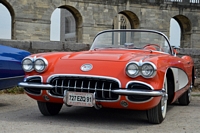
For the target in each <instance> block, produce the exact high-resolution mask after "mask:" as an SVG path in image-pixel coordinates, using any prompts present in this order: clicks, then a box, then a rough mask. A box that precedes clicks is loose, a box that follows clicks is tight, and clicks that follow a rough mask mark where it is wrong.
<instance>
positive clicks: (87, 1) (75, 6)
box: [0, 0, 200, 48]
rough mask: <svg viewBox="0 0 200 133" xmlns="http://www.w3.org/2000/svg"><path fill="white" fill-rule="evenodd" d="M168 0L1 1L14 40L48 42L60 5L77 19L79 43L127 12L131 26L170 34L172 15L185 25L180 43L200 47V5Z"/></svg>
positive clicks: (106, 27) (77, 39) (111, 26)
mask: <svg viewBox="0 0 200 133" xmlns="http://www.w3.org/2000/svg"><path fill="white" fill-rule="evenodd" d="M165 1H166V0H155V1H152V0H0V3H3V4H4V5H5V6H6V7H7V8H8V9H9V11H10V13H11V17H12V39H13V40H24V41H26V40H28V41H29V40H31V41H49V40H50V26H51V15H52V13H53V12H54V10H55V9H57V8H64V9H67V10H69V11H70V12H71V13H72V14H73V15H74V18H75V20H76V37H77V38H76V42H77V43H84V44H87V43H91V42H92V40H93V38H94V36H95V35H96V34H97V33H98V32H99V31H102V30H105V29H112V28H113V23H114V20H115V18H116V17H117V16H118V15H119V14H123V15H125V16H126V17H127V18H128V19H129V21H130V23H131V28H143V29H156V30H158V31H162V32H164V33H165V34H166V35H167V36H169V27H170V20H171V18H174V19H176V20H177V21H178V22H179V24H180V27H181V28H182V29H181V31H182V37H181V39H182V40H181V46H182V47H184V48H200V44H199V42H200V39H199V36H200V21H198V20H200V12H199V10H200V9H199V8H198V6H196V7H193V6H190V5H184V3H183V5H180V4H178V5H177V4H175V3H174V2H165Z"/></svg>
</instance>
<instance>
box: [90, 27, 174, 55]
mask: <svg viewBox="0 0 200 133" xmlns="http://www.w3.org/2000/svg"><path fill="white" fill-rule="evenodd" d="M126 31H128V32H151V33H156V34H159V35H161V36H163V37H164V38H165V40H166V41H167V43H168V45H169V50H170V52H169V54H170V55H174V53H173V50H172V48H171V44H170V42H169V39H168V37H167V36H166V35H165V34H164V33H162V32H160V31H156V30H149V29H110V30H104V31H101V32H99V33H97V35H96V36H95V38H94V40H93V43H94V41H95V39H96V38H97V37H98V36H99V35H100V34H103V33H105V32H126ZM93 43H92V45H93ZM92 45H91V47H90V50H93V49H91V48H92Z"/></svg>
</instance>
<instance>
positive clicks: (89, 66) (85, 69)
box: [81, 64, 93, 72]
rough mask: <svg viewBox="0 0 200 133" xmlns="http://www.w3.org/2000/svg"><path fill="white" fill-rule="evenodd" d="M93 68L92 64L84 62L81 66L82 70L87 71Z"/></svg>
mask: <svg viewBox="0 0 200 133" xmlns="http://www.w3.org/2000/svg"><path fill="white" fill-rule="evenodd" d="M92 68H93V66H92V64H83V65H82V66H81V70H82V71H84V72H86V71H90V70H91V69H92Z"/></svg>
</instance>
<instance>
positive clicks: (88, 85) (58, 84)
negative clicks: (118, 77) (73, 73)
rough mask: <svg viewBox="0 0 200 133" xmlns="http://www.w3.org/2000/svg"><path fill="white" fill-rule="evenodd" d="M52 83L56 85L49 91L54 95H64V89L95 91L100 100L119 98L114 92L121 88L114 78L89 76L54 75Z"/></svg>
mask: <svg viewBox="0 0 200 133" xmlns="http://www.w3.org/2000/svg"><path fill="white" fill-rule="evenodd" d="M50 84H51V85H53V86H55V88H54V89H53V90H50V91H49V93H50V94H51V95H53V96H60V97H63V95H64V90H67V91H74V92H86V93H95V96H96V99H98V100H117V99H118V97H119V96H118V95H117V94H114V93H112V92H111V91H112V90H113V89H118V88H119V83H118V82H117V81H115V80H112V79H102V78H89V77H67V76H65V77H60V76H59V77H54V78H53V79H52V80H51V81H50Z"/></svg>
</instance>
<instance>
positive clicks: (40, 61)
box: [34, 57, 48, 73]
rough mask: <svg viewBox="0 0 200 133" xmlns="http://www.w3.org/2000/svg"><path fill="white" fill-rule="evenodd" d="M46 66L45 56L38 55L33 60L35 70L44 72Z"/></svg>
mask: <svg viewBox="0 0 200 133" xmlns="http://www.w3.org/2000/svg"><path fill="white" fill-rule="evenodd" d="M47 67H48V61H47V60H46V59H45V58H42V57H39V58H36V60H35V61H34V69H35V71H36V72H39V73H41V72H44V71H45V70H46V69H47Z"/></svg>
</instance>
